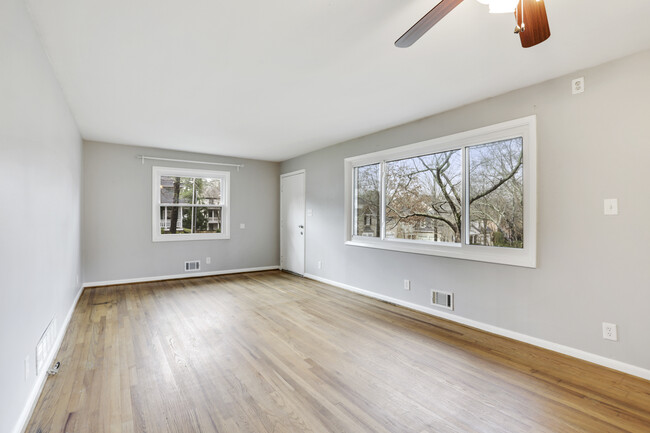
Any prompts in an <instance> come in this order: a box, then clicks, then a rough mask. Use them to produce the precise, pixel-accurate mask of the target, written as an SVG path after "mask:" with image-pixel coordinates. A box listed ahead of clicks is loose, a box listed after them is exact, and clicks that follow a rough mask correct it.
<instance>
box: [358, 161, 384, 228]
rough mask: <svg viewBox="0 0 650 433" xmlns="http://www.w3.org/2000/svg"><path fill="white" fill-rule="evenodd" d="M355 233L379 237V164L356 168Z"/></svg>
mask: <svg viewBox="0 0 650 433" xmlns="http://www.w3.org/2000/svg"><path fill="white" fill-rule="evenodd" d="M354 178H355V182H356V185H355V188H356V190H355V197H356V199H355V200H356V203H355V206H354V212H355V213H354V221H355V226H354V235H355V236H368V237H375V238H376V237H379V191H380V185H381V181H380V179H379V164H372V165H366V166H363V167H356V168H355V169H354Z"/></svg>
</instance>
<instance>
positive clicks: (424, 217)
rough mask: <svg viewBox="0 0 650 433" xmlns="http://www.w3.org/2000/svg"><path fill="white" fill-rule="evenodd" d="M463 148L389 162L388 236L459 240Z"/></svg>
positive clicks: (393, 237) (389, 237) (387, 180)
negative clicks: (461, 149)
mask: <svg viewBox="0 0 650 433" xmlns="http://www.w3.org/2000/svg"><path fill="white" fill-rule="evenodd" d="M461 171H462V161H461V151H460V150H451V151H447V152H440V153H434V154H431V155H424V156H418V157H414V158H408V159H401V160H398V161H389V162H387V163H386V238H387V239H412V240H419V241H430V242H454V243H460V239H461V237H460V235H461V215H462V211H461Z"/></svg>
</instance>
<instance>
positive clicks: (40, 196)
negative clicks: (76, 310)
mask: <svg viewBox="0 0 650 433" xmlns="http://www.w3.org/2000/svg"><path fill="white" fill-rule="evenodd" d="M0 59H2V60H1V61H0V62H1V66H0V185H2V194H1V196H2V205H1V206H0V227H1V228H2V229H1V230H2V232H1V233H0V348H2V349H1V353H2V354H1V355H0V431H1V432H11V431H12V430H13V429H14V428H16V427H17V423H18V422H19V418H20V415H21V411H22V410H23V408H24V407H25V405H26V403H27V401H28V399H29V394H30V393H31V392H32V391H33V389H34V387H35V386H37V381H36V376H35V364H34V357H35V356H34V355H35V353H34V352H35V348H36V344H37V342H38V340H39V339H40V337H41V334H42V333H43V331H44V330H45V328H46V326H47V325H48V323H49V322H50V320H51V319H52V318H53V317H54V316H56V319H57V323H58V328H59V329H58V330H57V331H60V330H61V329H62V325H63V321H64V320H65V318H66V316H67V314H68V311H69V310H70V307H71V306H72V303H73V301H74V299H75V295H76V294H77V293H78V290H79V285H78V284H77V276H78V275H79V273H80V240H79V236H80V197H81V194H80V177H81V138H80V137H79V133H78V132H77V128H76V126H75V123H74V121H73V120H72V116H71V114H70V112H69V110H68V107H67V104H66V101H65V99H64V97H63V95H62V93H61V90H60V87H59V85H58V83H57V81H56V79H55V77H54V73H53V72H52V69H51V67H50V64H49V62H48V60H47V57H46V55H45V53H44V52H43V50H42V48H41V45H40V43H39V41H38V38H37V36H36V32H35V31H34V27H33V26H32V23H31V21H30V19H29V17H28V14H27V12H26V10H25V6H24V3H23V1H21V0H6V1H2V2H0ZM28 355H29V357H30V374H29V377H28V378H27V379H25V372H24V371H25V367H24V362H25V357H26V356H28Z"/></svg>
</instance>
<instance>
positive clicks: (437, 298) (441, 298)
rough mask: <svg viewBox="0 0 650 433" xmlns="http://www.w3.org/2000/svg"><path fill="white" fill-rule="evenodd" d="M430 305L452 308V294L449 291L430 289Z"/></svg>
mask: <svg viewBox="0 0 650 433" xmlns="http://www.w3.org/2000/svg"><path fill="white" fill-rule="evenodd" d="M431 305H435V306H436V307H443V308H447V309H449V310H453V309H454V294H453V293H449V292H439V291H436V290H432V291H431Z"/></svg>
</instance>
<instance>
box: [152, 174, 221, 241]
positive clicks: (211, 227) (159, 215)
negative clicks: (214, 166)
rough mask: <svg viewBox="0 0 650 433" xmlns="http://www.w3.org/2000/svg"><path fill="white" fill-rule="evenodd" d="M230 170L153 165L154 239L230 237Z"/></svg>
mask: <svg viewBox="0 0 650 433" xmlns="http://www.w3.org/2000/svg"><path fill="white" fill-rule="evenodd" d="M229 188H230V173H229V172H223V171H207V170H193V169H178V168H169V167H153V189H152V195H153V209H152V212H153V220H152V221H153V241H154V242H157V241H175V240H199V239H228V238H229V237H230V231H229V225H228V216H229V208H228V195H229Z"/></svg>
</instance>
